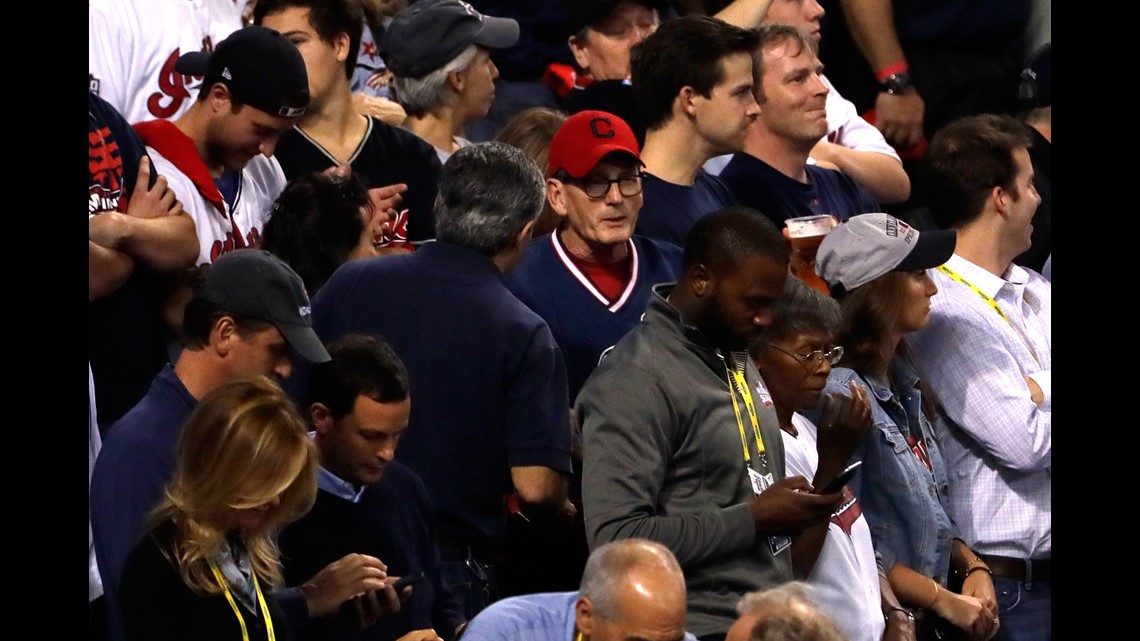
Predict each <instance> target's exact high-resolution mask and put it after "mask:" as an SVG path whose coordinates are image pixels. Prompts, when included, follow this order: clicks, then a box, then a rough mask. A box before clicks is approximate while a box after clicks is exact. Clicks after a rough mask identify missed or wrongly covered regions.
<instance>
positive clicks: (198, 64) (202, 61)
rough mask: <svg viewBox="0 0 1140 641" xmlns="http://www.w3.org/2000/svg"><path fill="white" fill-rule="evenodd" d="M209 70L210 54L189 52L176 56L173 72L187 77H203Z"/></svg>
mask: <svg viewBox="0 0 1140 641" xmlns="http://www.w3.org/2000/svg"><path fill="white" fill-rule="evenodd" d="M209 69H210V54H209V53H207V52H205V51H190V52H187V53H184V54H182V55H181V56H178V61H177V62H175V63H174V70H175V71H177V72H178V73H181V74H185V75H187V76H204V75H206V72H207V71H208V70H209Z"/></svg>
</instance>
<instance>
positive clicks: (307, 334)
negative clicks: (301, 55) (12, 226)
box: [194, 45, 331, 363]
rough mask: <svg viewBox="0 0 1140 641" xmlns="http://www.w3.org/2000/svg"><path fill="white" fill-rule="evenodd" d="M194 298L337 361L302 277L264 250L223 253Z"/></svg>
mask: <svg viewBox="0 0 1140 641" xmlns="http://www.w3.org/2000/svg"><path fill="white" fill-rule="evenodd" d="M290 46H292V45H290ZM294 50H295V49H294ZM194 298H197V299H200V300H204V301H207V302H210V303H213V304H214V305H217V306H218V307H219V308H220V309H222V310H224V311H226V312H230V313H234V314H240V315H242V316H248V317H249V318H253V319H256V320H260V321H265V322H267V323H272V324H273V326H274V327H276V328H277V329H278V331H280V332H281V335H282V336H283V337H285V341H286V342H288V343H289V345H290V346H291V347H292V348H293V349H294V350H296V352H297V353H298V354H300V355H301V356H302V357H303V358H304V359H305V360H307V361H310V362H312V363H324V362H327V361H329V360H331V358H330V357H329V353H328V351H327V350H326V349H325V346H324V344H322V343H321V339H320V338H318V337H317V333H316V332H315V331H313V315H312V306H311V304H310V303H309V295H308V293H306V292H305V284H304V282H302V281H301V277H300V276H298V275H297V272H295V271H293V268H292V267H290V266H289V265H288V264H286V263H285V261H283V260H281V259H280V258H278V257H277V256H274V255H273V254H271V253H269V252H267V251H265V250H263V249H253V248H247V249H238V250H235V251H232V252H229V253H228V254H222V256H221V257H219V258H218V259H217V260H215V261H214V263H213V264H212V265H210V267H209V269H208V270H207V271H206V276H205V278H204V279H203V280H202V282H201V284H200V285H199V286H198V288H197V289H196V290H195V292H194Z"/></svg>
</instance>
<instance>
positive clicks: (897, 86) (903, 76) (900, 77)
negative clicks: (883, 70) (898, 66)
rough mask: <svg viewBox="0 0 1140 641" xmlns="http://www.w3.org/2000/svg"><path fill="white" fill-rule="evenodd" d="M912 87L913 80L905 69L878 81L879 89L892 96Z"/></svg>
mask: <svg viewBox="0 0 1140 641" xmlns="http://www.w3.org/2000/svg"><path fill="white" fill-rule="evenodd" d="M912 87H914V80H912V79H911V77H910V74H909V73H907V72H905V71H903V72H900V73H894V74H891V75H890V76H888V77H887V79H886V80H884V81H883V82H881V83H879V91H885V92H887V93H889V94H891V95H892V96H893V95H895V94H900V93H903V92H904V91H906V90H907V89H910V88H912Z"/></svg>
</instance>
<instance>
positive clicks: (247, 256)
mask: <svg viewBox="0 0 1140 641" xmlns="http://www.w3.org/2000/svg"><path fill="white" fill-rule="evenodd" d="M194 298H196V299H199V300H204V301H207V302H210V303H213V304H214V305H217V306H218V307H219V308H220V309H222V310H223V311H226V312H231V313H234V314H240V315H242V316H248V317H249V318H253V319H255V320H260V321H265V322H267V323H272V324H273V326H274V327H276V328H277V329H278V331H280V332H281V335H282V336H283V337H285V340H286V342H288V343H289V345H290V346H292V347H293V349H294V350H296V352H297V353H298V354H300V355H301V356H302V357H303V358H304V359H305V360H307V361H310V362H313V363H324V362H327V361H329V360H331V358H330V357H329V353H328V350H326V349H325V346H324V344H323V343H321V339H320V338H318V337H317V333H316V332H314V331H313V315H312V309H311V306H310V303H309V295H308V294H307V293H306V292H305V284H304V282H302V281H301V277H300V276H298V275H297V272H295V271H293V268H292V267H289V265H288V264H286V263H285V261H283V260H281V259H280V258H278V257H277V256H274V255H273V254H271V253H269V252H267V251H265V250H263V249H252V248H248V249H238V250H235V251H232V252H230V253H228V254H223V255H222V256H221V257H220V258H218V259H217V260H215V261H214V263H213V264H212V265H210V266H209V268H208V269H207V271H206V275H205V278H203V280H202V282H201V283H200V284H199V285H198V288H197V289H196V290H195V292H194Z"/></svg>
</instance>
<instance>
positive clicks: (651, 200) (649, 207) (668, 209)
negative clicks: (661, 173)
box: [634, 169, 737, 247]
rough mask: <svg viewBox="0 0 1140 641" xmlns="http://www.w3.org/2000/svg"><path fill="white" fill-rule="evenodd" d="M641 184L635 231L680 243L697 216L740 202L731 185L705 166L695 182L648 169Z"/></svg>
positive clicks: (683, 243) (683, 244) (703, 215)
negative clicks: (679, 181)
mask: <svg viewBox="0 0 1140 641" xmlns="http://www.w3.org/2000/svg"><path fill="white" fill-rule="evenodd" d="M642 185H643V186H642V193H643V194H644V195H645V196H644V204H643V205H642V206H641V212H640V213H639V214H638V215H637V228H636V229H635V231H634V233H635V234H637V235H638V236H645V237H647V238H652V239H654V240H660V241H664V242H667V243H673V244H674V245H677V246H678V247H684V246H685V237H686V236H687V235H688V234H689V230H690V229H692V227H693V224H694V223H696V222H697V221H698V220H700V219H702V218H704V217H705V216H707V215H709V214H711V213H713V212H714V211H717V210H718V209H723V208H724V207H729V206H732V205H735V204H737V203H736V198H735V197H734V196H733V195H732V191H731V190H729V188H728V185H727V184H725V182H724V181H723V180H721V179H720V178H718V177H716V176H713V175H711V174H709V173H706V172H705V171H704V170H703V169H702V170H699V171H698V172H697V177H696V180H695V181H694V182H693V184H692V186H689V185H678V184H675V183H671V182H666V181H664V180H661V179H660V178H658V177H657V176H654V175H652V174H649V173H647V174H645V180H644V181H643V182H642Z"/></svg>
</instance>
